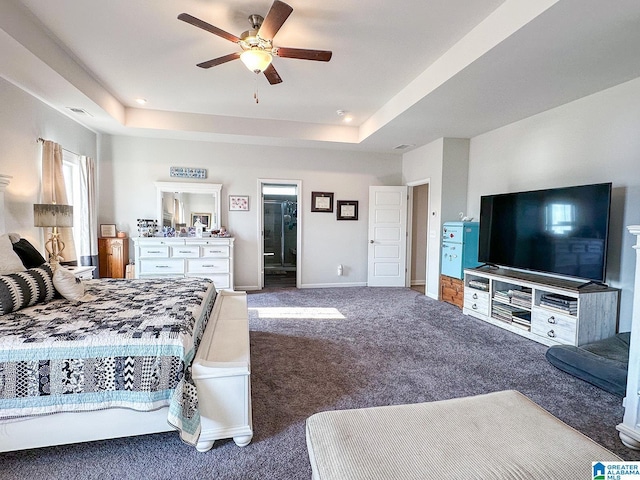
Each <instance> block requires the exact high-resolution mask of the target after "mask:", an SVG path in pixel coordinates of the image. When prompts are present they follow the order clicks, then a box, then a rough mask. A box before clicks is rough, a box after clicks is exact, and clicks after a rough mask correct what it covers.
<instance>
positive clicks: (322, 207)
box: [311, 192, 333, 212]
mask: <svg viewBox="0 0 640 480" xmlns="http://www.w3.org/2000/svg"><path fill="white" fill-rule="evenodd" d="M311 211H312V212H333V192H311Z"/></svg>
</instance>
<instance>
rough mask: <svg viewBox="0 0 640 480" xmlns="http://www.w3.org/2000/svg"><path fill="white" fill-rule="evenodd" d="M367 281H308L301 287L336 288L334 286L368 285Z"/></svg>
mask: <svg viewBox="0 0 640 480" xmlns="http://www.w3.org/2000/svg"><path fill="white" fill-rule="evenodd" d="M366 286H367V282H351V283H306V284H303V285H300V288H334V287H366Z"/></svg>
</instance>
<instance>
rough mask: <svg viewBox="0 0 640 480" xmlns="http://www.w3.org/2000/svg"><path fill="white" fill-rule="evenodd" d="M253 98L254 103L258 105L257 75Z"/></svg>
mask: <svg viewBox="0 0 640 480" xmlns="http://www.w3.org/2000/svg"><path fill="white" fill-rule="evenodd" d="M253 98H255V99H256V103H260V99H259V98H258V75H256V89H255V91H254V92H253Z"/></svg>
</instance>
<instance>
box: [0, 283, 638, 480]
mask: <svg viewBox="0 0 640 480" xmlns="http://www.w3.org/2000/svg"><path fill="white" fill-rule="evenodd" d="M248 301H249V308H250V312H249V314H250V326H251V359H252V389H253V392H252V393H253V394H252V398H253V420H254V430H255V435H254V439H253V442H252V443H251V444H250V445H249V446H247V447H245V448H239V447H237V446H236V445H235V444H234V443H233V441H231V440H223V441H218V442H216V444H215V445H214V448H213V449H212V450H211V451H209V452H208V453H198V452H196V451H195V449H193V448H192V447H189V446H187V445H185V444H183V443H181V442H180V440H179V439H178V437H177V434H174V433H166V434H157V435H147V436H141V437H134V438H127V439H117V440H109V441H100V442H93V443H87V444H80V445H68V446H63V447H51V448H43V449H38V450H29V451H23V452H14V453H4V454H0V479H24V478H50V479H165V478H166V479H168V478H174V479H175V478H192V479H214V478H218V479H274V480H276V479H277V480H288V479H305V480H308V479H309V478H310V477H311V470H310V467H309V462H308V458H307V449H306V445H305V438H304V421H305V419H306V418H307V417H308V416H310V415H311V414H313V413H315V412H318V411H322V410H329V409H343V408H358V407H367V406H374V405H390V404H402V403H415V402H428V401H433V400H443V399H447V398H454V397H461V396H467V395H476V394H480V393H487V392H493V391H498V390H506V389H515V390H519V391H520V392H522V393H524V394H525V395H527V396H528V397H530V398H531V399H532V400H534V401H535V402H537V403H538V404H540V405H541V406H542V407H543V408H545V409H547V410H548V411H549V412H551V413H552V414H554V415H556V416H557V417H558V418H560V419H561V420H563V421H564V422H566V423H568V424H569V425H571V426H573V427H574V428H576V429H577V430H579V431H581V432H583V433H585V434H586V435H588V436H589V437H591V438H593V439H594V440H595V441H597V442H598V443H600V444H601V445H603V446H604V447H606V448H608V449H610V450H612V451H614V452H615V453H617V454H618V455H620V456H621V457H622V458H624V459H625V460H630V461H631V460H640V452H634V451H632V450H629V449H627V448H626V447H624V446H623V445H622V443H620V441H619V440H618V435H617V432H616V430H615V426H616V425H617V424H618V423H620V421H621V419H622V415H623V408H622V405H621V401H620V399H619V398H618V397H615V396H614V395H611V394H609V393H607V392H605V391H603V390H600V389H598V388H596V387H593V386H591V385H589V384H587V383H585V382H583V381H581V380H578V379H576V378H573V377H571V376H569V375H567V374H566V373H563V372H561V371H559V370H557V369H556V368H554V367H553V366H551V365H550V364H549V363H547V361H546V360H545V358H544V353H545V351H546V349H547V347H545V346H544V345H541V344H538V343H535V342H533V341H530V340H527V339H525V338H522V337H519V336H517V335H515V334H512V333H510V332H506V331H504V330H501V329H499V328H497V327H494V326H492V325H489V324H486V323H484V322H481V321H480V320H476V319H474V318H472V317H466V316H464V315H462V313H461V311H460V310H459V309H458V308H456V307H454V306H452V305H449V304H447V303H442V302H437V301H434V300H431V299H429V298H427V297H425V296H423V295H420V294H418V293H417V292H415V291H413V290H410V289H402V288H396V289H393V288H375V289H368V288H342V289H339V288H331V289H314V290H295V289H290V290H277V291H273V292H270V293H253V294H250V295H249V296H248ZM294 307H297V308H306V309H308V310H306V311H304V313H305V314H304V315H302V316H301V318H297V317H299V316H300V315H299V312H295V311H294V312H293V313H288V311H282V310H281V309H283V308H294ZM323 309H324V310H323ZM326 309H333V310H326ZM337 315H342V316H344V318H342V319H339V318H326V317H327V316H334V317H335V316H337ZM265 316H267V317H274V316H280V317H282V316H284V317H285V318H264V317H265ZM287 317H289V318H287ZM294 317H296V318H294ZM540 441H541V442H543V441H544V439H542V438H541V439H540ZM594 460H597V459H594Z"/></svg>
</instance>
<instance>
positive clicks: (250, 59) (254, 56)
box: [240, 48, 272, 73]
mask: <svg viewBox="0 0 640 480" xmlns="http://www.w3.org/2000/svg"><path fill="white" fill-rule="evenodd" d="M240 60H242V63H244V64H245V66H246V67H247V68H248V69H249V70H251V71H252V72H254V73H260V72H264V71H265V69H266V68H267V67H268V66H269V65H270V64H271V60H272V57H271V54H270V53H269V52H266V51H264V50H260V49H258V48H252V49H251V50H245V51H244V52H242V54H241V55H240Z"/></svg>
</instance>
